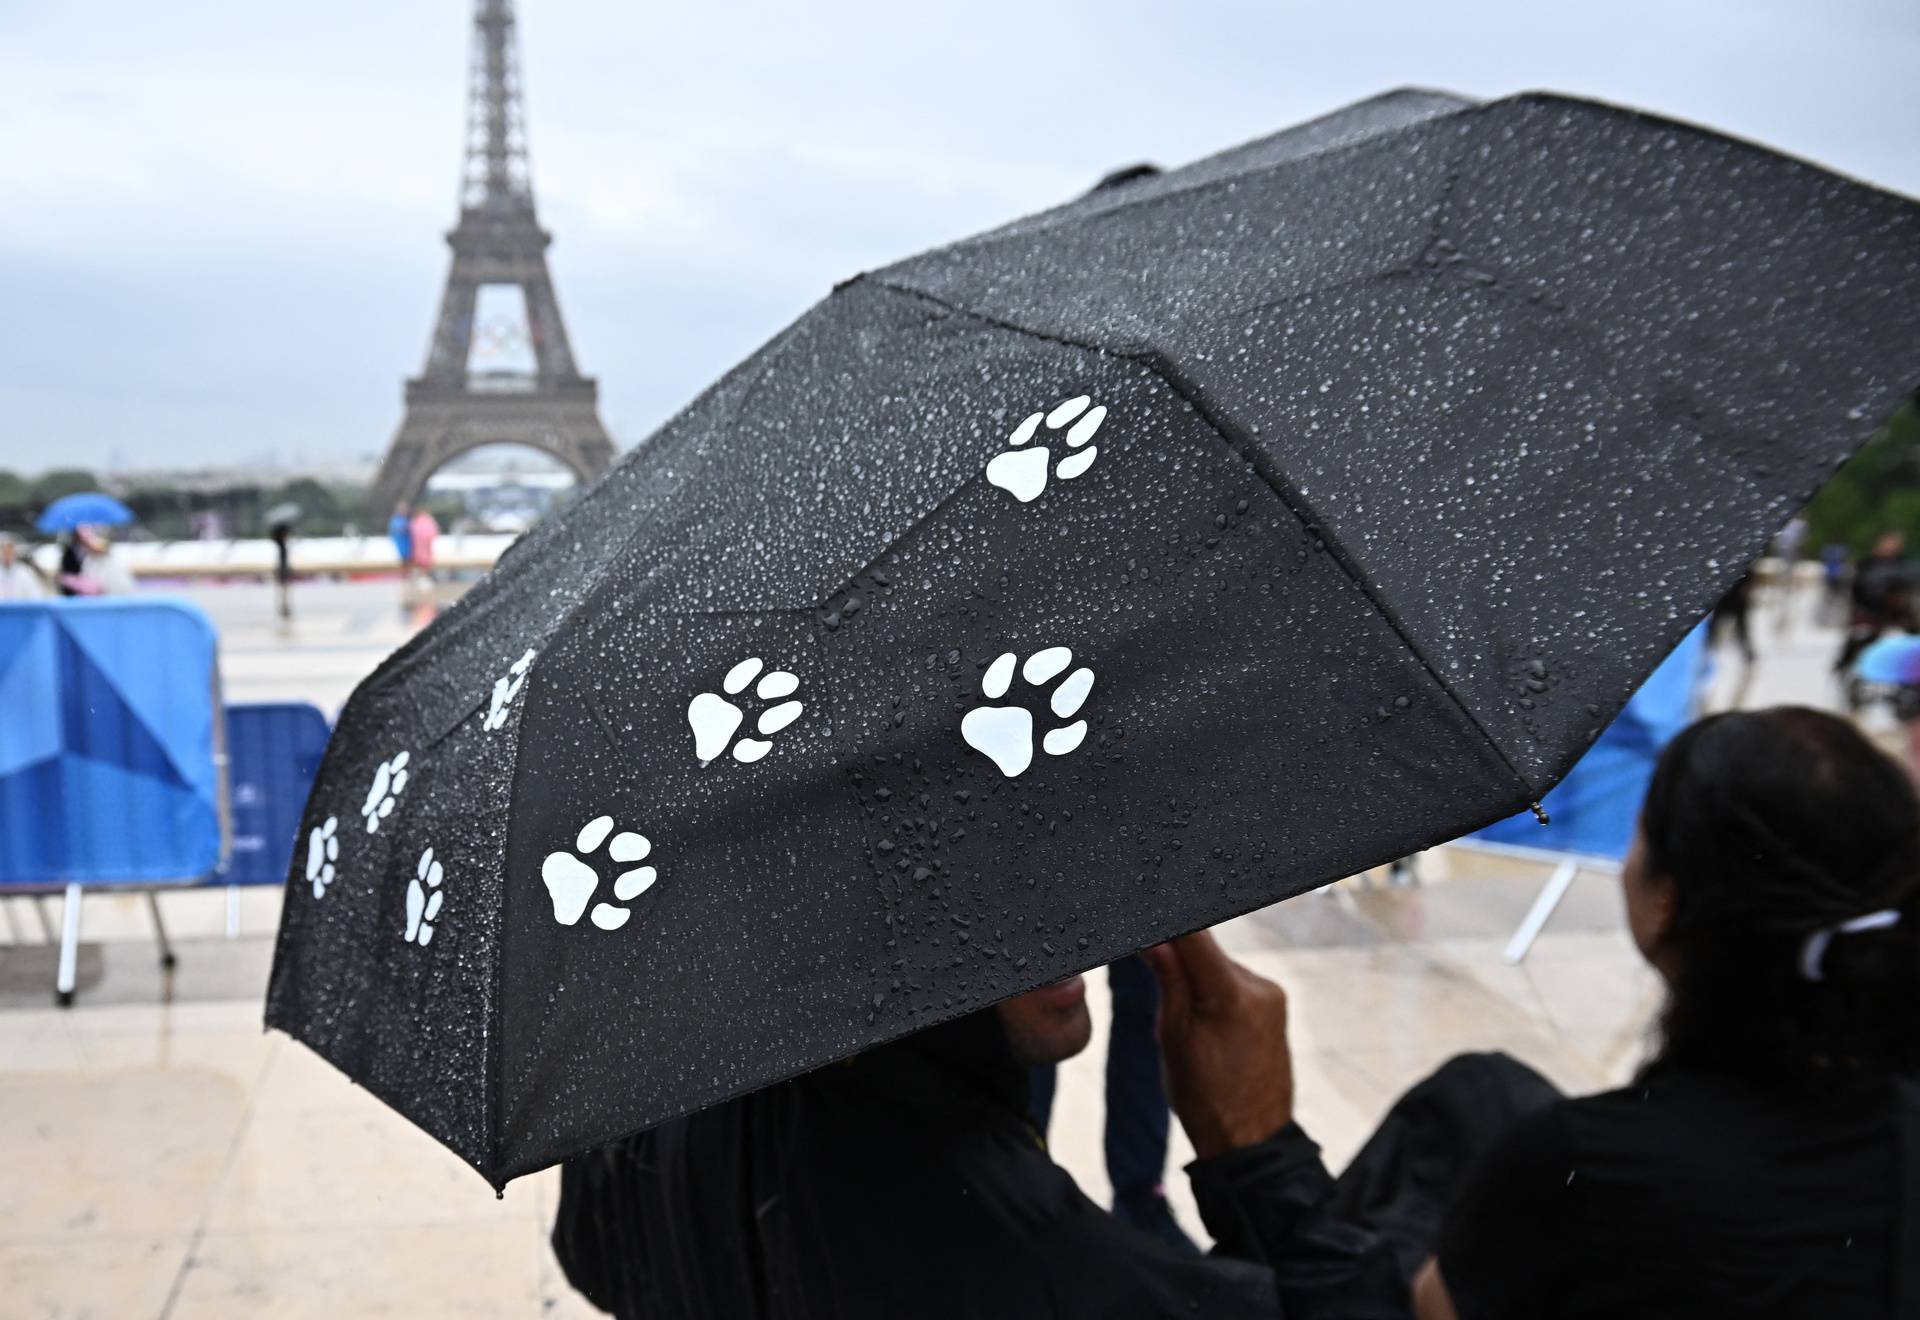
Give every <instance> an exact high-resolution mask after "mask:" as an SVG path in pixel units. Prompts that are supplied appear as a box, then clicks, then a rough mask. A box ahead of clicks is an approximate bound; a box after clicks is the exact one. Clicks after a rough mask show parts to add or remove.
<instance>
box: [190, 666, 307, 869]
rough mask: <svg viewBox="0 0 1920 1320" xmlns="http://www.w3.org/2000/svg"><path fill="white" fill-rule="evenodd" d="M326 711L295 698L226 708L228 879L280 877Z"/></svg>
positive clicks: (303, 803)
mask: <svg viewBox="0 0 1920 1320" xmlns="http://www.w3.org/2000/svg"><path fill="white" fill-rule="evenodd" d="M328 733H329V730H328V728H327V717H326V716H325V715H322V714H321V713H320V711H319V709H318V708H317V707H314V706H309V705H306V704H304V703H300V702H257V703H242V704H236V705H231V706H228V707H227V748H228V755H229V757H230V758H231V760H230V763H229V769H228V779H229V781H230V782H231V784H232V786H233V857H232V860H231V861H229V862H228V864H227V869H226V872H225V873H224V874H221V875H216V876H213V877H211V878H212V879H213V880H214V881H215V882H216V883H224V884H229V885H278V884H284V883H286V879H287V868H288V866H289V865H290V864H291V863H292V861H293V846H294V841H295V836H296V835H298V834H299V832H300V815H301V812H302V811H303V810H304V809H305V807H306V804H307V790H308V789H310V788H312V787H313V776H314V774H315V773H316V772H317V771H318V770H319V769H320V756H321V753H323V752H325V751H326V749H327V737H328Z"/></svg>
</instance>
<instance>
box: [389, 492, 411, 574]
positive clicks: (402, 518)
mask: <svg viewBox="0 0 1920 1320" xmlns="http://www.w3.org/2000/svg"><path fill="white" fill-rule="evenodd" d="M412 522H413V509H412V508H411V507H410V506H408V505H405V504H402V505H400V506H398V507H397V508H395V509H394V511H393V517H391V518H389V519H387V539H388V540H389V541H391V542H393V553H394V557H395V558H397V559H398V560H399V561H400V575H401V576H402V577H405V576H406V575H407V572H408V570H409V569H411V568H412V567H413V528H412Z"/></svg>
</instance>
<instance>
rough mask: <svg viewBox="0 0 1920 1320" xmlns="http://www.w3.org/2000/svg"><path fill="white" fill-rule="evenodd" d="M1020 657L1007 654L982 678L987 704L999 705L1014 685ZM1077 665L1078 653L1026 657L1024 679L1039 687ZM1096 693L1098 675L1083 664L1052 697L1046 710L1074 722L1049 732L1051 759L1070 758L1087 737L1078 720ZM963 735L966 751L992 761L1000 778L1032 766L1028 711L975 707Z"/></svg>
mask: <svg viewBox="0 0 1920 1320" xmlns="http://www.w3.org/2000/svg"><path fill="white" fill-rule="evenodd" d="M1017 660H1018V657H1017V656H1015V655H1014V653H1013V652H1011V651H1008V652H1006V653H1005V654H1004V655H1002V656H1000V657H999V658H998V659H997V660H995V661H994V662H993V663H992V664H990V665H988V666H987V672H986V674H985V675H983V676H982V677H981V679H980V692H981V694H982V695H983V696H985V697H986V698H987V700H988V701H998V700H1000V699H1001V698H1002V697H1004V696H1006V695H1007V692H1008V691H1009V690H1010V689H1011V688H1012V686H1013V669H1014V665H1015V663H1016V662H1017ZM1072 663H1073V652H1072V651H1070V650H1068V649H1067V648H1066V647H1064V646H1049V647H1047V648H1046V649H1045V650H1044V651H1035V652H1034V653H1033V654H1032V655H1030V656H1028V657H1027V662H1026V664H1025V665H1023V666H1021V668H1020V677H1021V678H1022V679H1024V680H1025V681H1026V682H1027V683H1028V684H1030V685H1034V686H1038V685H1039V684H1042V683H1047V682H1051V681H1052V680H1053V679H1054V678H1056V677H1058V676H1059V675H1060V674H1062V673H1065V672H1066V669H1067V666H1068V665H1070V664H1072ZM1091 691H1093V671H1092V670H1091V669H1088V668H1087V667H1086V666H1084V665H1082V666H1081V667H1080V668H1078V669H1076V670H1074V671H1073V672H1072V673H1071V674H1068V675H1067V677H1066V678H1064V679H1062V680H1061V682H1060V684H1059V686H1058V687H1056V688H1054V689H1053V691H1052V693H1050V694H1049V695H1048V698H1047V707H1048V709H1050V710H1051V711H1052V712H1053V713H1054V715H1055V716H1056V717H1057V718H1059V719H1062V720H1071V721H1072V722H1071V723H1067V724H1061V725H1059V726H1058V727H1056V728H1053V729H1049V730H1048V731H1047V733H1046V735H1045V736H1044V737H1043V738H1041V740H1040V745H1041V746H1042V747H1044V748H1045V749H1046V752H1047V755H1049V756H1065V755H1066V754H1067V753H1068V752H1071V751H1072V750H1073V749H1074V748H1076V747H1078V746H1079V745H1080V744H1081V742H1082V741H1083V740H1084V739H1085V738H1086V736H1087V722H1086V721H1085V720H1082V719H1073V717H1074V716H1075V715H1076V714H1078V713H1079V710H1080V707H1081V706H1082V705H1084V704H1085V703H1086V700H1087V694H1088V693H1089V692H1091ZM960 736H961V737H962V738H964V739H966V742H967V746H969V747H971V748H973V750H975V751H976V752H980V753H982V754H983V755H985V756H986V757H988V758H989V759H990V760H992V762H993V763H994V764H995V765H997V766H999V767H1000V773H1001V774H1003V775H1005V776H1006V777H1007V778H1009V779H1012V778H1014V777H1015V776H1017V775H1020V774H1023V773H1024V772H1025V771H1026V769H1027V767H1028V766H1030V765H1032V764H1033V714H1032V712H1031V711H1029V710H1027V709H1026V707H1024V706H975V707H974V708H973V709H972V710H970V711H968V712H967V713H966V715H965V716H964V717H962V719H961V721H960Z"/></svg>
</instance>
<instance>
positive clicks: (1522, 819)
mask: <svg viewBox="0 0 1920 1320" xmlns="http://www.w3.org/2000/svg"><path fill="white" fill-rule="evenodd" d="M1706 676H1707V644H1706V625H1704V624H1702V625H1701V626H1700V627H1698V628H1695V629H1694V630H1693V631H1692V632H1690V633H1688V634H1687V635H1686V636H1685V637H1684V638H1682V639H1681V641H1680V644H1679V645H1678V646H1676V647H1674V648H1673V650H1672V651H1671V652H1670V653H1668V655H1667V658H1666V659H1665V660H1663V661H1661V662H1660V667H1659V668H1657V669H1655V670H1654V671H1653V673H1652V674H1650V675H1648V676H1647V681H1646V682H1644V683H1642V684H1641V685H1640V687H1639V689H1638V690H1637V691H1636V692H1635V693H1634V694H1633V697H1632V699H1631V700H1629V701H1628V702H1627V704H1626V707H1625V709H1623V710H1622V711H1621V712H1620V714H1619V715H1618V716H1617V717H1616V718H1615V719H1614V721H1613V723H1612V724H1609V725H1608V726H1607V728H1606V730H1605V732H1603V733H1602V734H1601V735H1600V738H1599V740H1598V741H1597V742H1595V743H1594V744H1593V746H1592V747H1590V748H1588V749H1587V754H1586V755H1585V756H1583V757H1581V758H1580V760H1579V762H1578V763H1577V764H1575V766H1574V767H1573V769H1572V770H1571V771H1569V772H1568V774H1567V777H1566V778H1565V779H1562V780H1561V781H1560V782H1559V783H1558V784H1557V785H1555V786H1554V789H1553V791H1552V792H1550V793H1548V794H1547V796H1546V797H1545V798H1544V799H1542V801H1541V803H1540V807H1541V810H1542V811H1543V812H1544V813H1545V814H1546V817H1547V823H1546V824H1545V825H1544V826H1543V825H1541V823H1540V822H1539V821H1538V820H1536V819H1535V818H1534V816H1533V815H1532V813H1530V812H1521V813H1520V814H1518V815H1515V816H1509V817H1507V818H1506V819H1505V820H1500V821H1495V822H1494V823H1493V824H1491V825H1489V826H1487V827H1486V828H1484V829H1481V830H1476V831H1474V832H1473V833H1472V834H1469V835H1467V836H1466V837H1465V838H1462V839H1459V840H1456V841H1455V844H1456V846H1466V847H1471V848H1481V849H1485V850H1487V851H1490V852H1498V853H1504V854H1507V855H1509V856H1519V857H1524V858H1527V859H1529V860H1534V861H1540V862H1544V863H1546V864H1548V865H1551V866H1552V867H1553V872H1552V874H1551V875H1549V876H1548V877H1547V881H1546V883H1545V884H1544V885H1543V886H1542V887H1541V889H1540V893H1539V894H1538V895H1537V896H1536V897H1535V898H1534V901H1533V905H1532V907H1531V908H1529V909H1528V911H1527V915H1526V916H1525V917H1524V918H1523V919H1522V920H1521V922H1520V926H1519V928H1518V929H1517V930H1515V931H1514V933H1513V937H1512V938H1511V939H1510V940H1509V941H1508V942H1507V950H1506V958H1507V961H1508V962H1516V963H1517V962H1519V961H1520V960H1521V959H1523V958H1525V957H1526V956H1527V951H1528V950H1529V949H1531V948H1532V947H1533V942H1534V940H1535V939H1537V938H1539V935H1540V931H1541V929H1542V928H1544V927H1545V926H1546V924H1547V919H1548V918H1549V917H1551V916H1552V915H1553V912H1554V909H1555V908H1557V907H1559V906H1560V900H1561V899H1563V898H1565V897H1566V894H1567V890H1568V889H1570V888H1572V886H1573V881H1574V878H1575V877H1576V876H1577V875H1578V874H1579V873H1580V870H1581V868H1582V867H1598V868H1600V869H1603V870H1618V869H1619V866H1620V863H1621V862H1622V861H1623V860H1625V858H1626V855H1627V848H1628V847H1629V846H1630V845H1631V844H1632V842H1633V828H1634V822H1635V821H1636V820H1637V819H1638V818H1639V815H1640V803H1641V800H1642V799H1644V798H1645V797H1646V795H1647V785H1648V784H1649V783H1650V782H1652V779H1653V767H1654V764H1655V763H1656V762H1657V761H1659V759H1660V753H1661V752H1662V751H1663V750H1664V749H1665V748H1666V745H1667V743H1668V742H1670V741H1672V739H1673V736H1674V735H1675V734H1676V733H1679V732H1680V730H1682V729H1684V728H1686V726H1687V725H1688V724H1690V723H1692V722H1693V718H1694V716H1695V715H1696V714H1697V713H1698V711H1699V708H1700V700H1701V697H1702V695H1703V693H1704V690H1705V686H1706Z"/></svg>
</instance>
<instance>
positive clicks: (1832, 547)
mask: <svg viewBox="0 0 1920 1320" xmlns="http://www.w3.org/2000/svg"><path fill="white" fill-rule="evenodd" d="M1852 581H1853V556H1852V555H1850V554H1848V553H1847V547H1846V546H1844V545H1842V544H1841V543H1840V542H1838V541H1834V542H1831V543H1829V544H1828V545H1827V546H1826V547H1825V548H1823V549H1822V550H1821V551H1820V582H1821V585H1822V587H1823V588H1824V591H1825V594H1824V595H1822V597H1821V599H1820V622H1821V623H1823V624H1825V625H1826V626H1827V627H1829V628H1844V627H1846V624H1847V599H1848V597H1847V589H1848V587H1849V586H1850V585H1851V584H1852Z"/></svg>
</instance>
